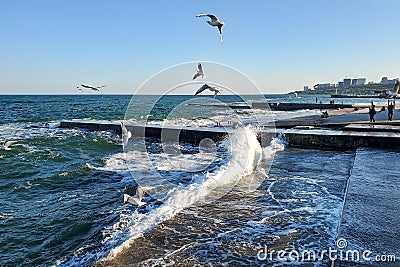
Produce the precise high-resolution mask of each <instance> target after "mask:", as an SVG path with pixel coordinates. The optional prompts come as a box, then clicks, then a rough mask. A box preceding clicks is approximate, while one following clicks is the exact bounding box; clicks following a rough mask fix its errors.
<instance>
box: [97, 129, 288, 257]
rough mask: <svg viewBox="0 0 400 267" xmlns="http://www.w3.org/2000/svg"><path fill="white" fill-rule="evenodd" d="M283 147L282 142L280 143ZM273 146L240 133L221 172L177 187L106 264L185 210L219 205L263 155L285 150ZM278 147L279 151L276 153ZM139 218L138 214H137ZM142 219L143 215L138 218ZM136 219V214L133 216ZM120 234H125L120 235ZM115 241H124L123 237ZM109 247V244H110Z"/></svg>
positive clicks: (233, 138) (229, 143) (137, 221)
mask: <svg viewBox="0 0 400 267" xmlns="http://www.w3.org/2000/svg"><path fill="white" fill-rule="evenodd" d="M278 143H279V142H278ZM278 143H275V142H274V143H273V144H272V146H273V148H271V149H270V150H265V149H264V150H263V149H262V148H261V145H260V144H259V142H258V140H257V136H256V133H255V132H254V130H253V129H252V128H251V127H244V128H239V129H237V130H236V131H235V132H234V134H233V135H231V136H230V138H229V140H226V141H225V142H223V144H222V145H223V146H226V148H227V149H229V150H230V152H231V158H230V160H229V161H227V163H226V164H225V165H223V166H221V167H220V168H219V169H218V170H217V171H215V172H212V173H207V174H206V175H205V177H204V179H202V180H199V181H197V182H194V183H192V184H190V185H189V186H186V187H182V186H180V187H176V188H174V189H172V190H170V192H169V193H168V197H167V198H166V201H165V203H164V204H162V205H161V206H159V207H156V208H155V209H153V210H151V211H150V212H149V213H148V214H145V215H143V214H140V216H139V218H138V217H136V218H135V219H134V218H132V219H133V220H132V224H130V225H129V226H128V228H129V229H128V230H127V232H128V233H127V235H126V236H124V238H123V239H125V241H124V242H123V243H122V244H120V245H117V246H116V247H114V248H112V249H111V250H110V252H109V253H108V255H107V257H106V258H105V259H104V260H110V259H112V258H114V257H115V256H116V255H118V254H119V253H120V252H121V251H123V250H124V249H125V248H128V247H129V246H130V245H131V244H132V243H133V242H135V239H136V238H138V237H140V236H142V235H143V234H144V233H145V232H148V231H149V230H150V229H152V228H154V227H156V226H157V225H159V224H160V223H162V222H163V221H165V220H168V219H170V218H172V217H173V216H175V215H176V214H177V213H179V212H181V211H182V210H183V209H185V208H187V207H189V206H191V205H194V204H196V203H197V202H199V201H200V200H201V202H202V203H204V202H208V201H215V200H217V199H218V198H220V197H222V196H223V195H224V194H226V193H228V192H229V190H230V189H232V187H234V186H235V185H236V183H238V182H239V181H240V180H241V178H242V177H245V176H249V175H250V174H252V173H253V172H254V171H255V169H256V167H257V166H258V164H259V163H260V162H261V160H262V157H263V154H264V155H267V156H268V157H271V156H272V154H273V151H278V150H281V149H282V147H283V145H282V146H279V145H277V144H278ZM277 147H278V149H276V148H277ZM135 214H137V213H135ZM137 215H139V214H137ZM133 216H134V214H133ZM119 233H121V232H120V231H119ZM114 238H116V239H120V238H121V236H120V235H119V234H117V235H115V236H114ZM114 238H113V237H110V238H109V239H108V240H107V242H103V245H104V246H106V247H109V245H110V243H109V242H111V243H113V244H114V245H115V244H117V243H118V241H116V240H115V239H114ZM107 243H109V244H107Z"/></svg>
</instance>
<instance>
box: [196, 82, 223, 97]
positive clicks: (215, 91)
mask: <svg viewBox="0 0 400 267" xmlns="http://www.w3.org/2000/svg"><path fill="white" fill-rule="evenodd" d="M207 89H208V90H210V91H212V92H214V98H215V97H216V96H217V94H220V93H221V92H220V91H221V90H218V89H217V88H216V87H214V86H209V85H208V84H204V85H203V86H202V87H200V88H199V90H197V92H196V93H195V94H194V95H198V94H200V93H201V92H203V91H204V90H207Z"/></svg>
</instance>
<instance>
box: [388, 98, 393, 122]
mask: <svg viewBox="0 0 400 267" xmlns="http://www.w3.org/2000/svg"><path fill="white" fill-rule="evenodd" d="M388 102H389V101H388ZM393 113H394V104H393V102H390V103H389V105H388V120H389V121H392V120H393Z"/></svg>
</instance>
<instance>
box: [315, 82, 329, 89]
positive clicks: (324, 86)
mask: <svg viewBox="0 0 400 267" xmlns="http://www.w3.org/2000/svg"><path fill="white" fill-rule="evenodd" d="M332 86H334V85H332V84H330V83H319V84H317V85H314V89H316V90H318V89H326V88H330V87H332Z"/></svg>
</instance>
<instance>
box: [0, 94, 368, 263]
mask: <svg viewBox="0 0 400 267" xmlns="http://www.w3.org/2000/svg"><path fill="white" fill-rule="evenodd" d="M319 97H320V99H326V100H327V102H329V98H328V97H327V96H319ZM202 98H203V99H205V100H207V101H208V99H210V100H211V98H207V96H203V97H202ZM244 98H246V99H250V100H262V99H263V97H262V96H246V97H244ZM265 98H267V99H269V100H270V101H272V102H279V101H280V102H308V103H313V102H314V101H315V96H310V97H302V98H294V97H293V96H286V95H268V96H265ZM191 99H192V96H166V97H163V98H161V99H160V97H159V96H135V97H134V98H133V99H132V102H131V96H128V95H121V96H114V95H104V96H103V95H101V96H86V95H77V96H73V95H71V96H0V145H3V144H4V143H5V142H6V141H9V140H12V141H15V142H16V143H14V144H12V145H11V146H10V150H4V149H3V148H1V149H0V192H1V194H0V207H1V208H0V251H1V253H0V265H5V266H38V265H46V266H48V265H53V264H56V263H58V264H64V265H67V266H69V265H75V266H76V265H80V266H82V265H92V264H94V263H96V261H98V260H100V259H102V258H103V257H104V256H107V253H108V252H109V251H110V249H112V248H114V247H118V246H119V245H121V243H122V242H124V241H125V239H124V238H127V236H129V235H127V234H126V232H129V231H131V230H132V229H131V228H129V227H131V226H135V222H133V221H131V222H129V223H128V222H127V220H128V219H127V218H133V219H132V220H134V219H137V218H144V220H146V221H147V222H148V223H149V225H150V223H151V218H149V217H146V216H147V215H146V214H155V215H154V216H156V215H159V216H160V218H161V217H162V216H165V214H163V213H162V212H161V211H160V209H159V207H160V205H161V204H160V203H154V205H153V206H152V207H148V208H147V209H145V210H137V209H136V208H134V207H130V206H124V205H122V196H123V194H124V193H127V192H128V193H131V192H134V189H133V188H134V186H135V185H136V184H135V181H134V180H133V178H132V174H131V173H129V171H128V170H127V168H126V165H125V164H126V162H125V158H124V157H123V156H122V152H123V151H122V144H121V137H120V136H118V135H116V134H114V133H112V132H86V131H82V130H78V129H58V128H57V125H58V123H59V122H60V121H61V120H70V119H80V120H81V119H83V120H112V121H114V120H122V119H124V117H125V112H126V110H127V109H128V105H129V103H131V107H132V106H133V107H134V109H135V110H136V111H138V114H137V115H136V117H135V118H134V119H135V120H140V119H141V117H142V116H146V115H148V114H146V112H144V111H143V113H141V110H142V109H143V110H146V108H148V105H152V103H154V102H156V103H158V104H157V105H155V106H154V107H153V106H151V110H152V113H151V116H150V117H149V118H148V119H149V120H150V121H153V122H154V121H161V120H164V119H166V118H168V115H169V114H170V113H171V111H172V110H174V108H175V107H177V106H179V105H180V104H181V103H183V102H185V101H189V100H191ZM217 100H219V101H222V102H238V101H241V100H242V99H241V98H240V97H237V96H218V97H217ZM345 101H351V100H348V99H346V100H345ZM364 101H365V100H364ZM366 102H367V101H366ZM211 111H212V112H214V113H213V116H216V117H218V118H220V117H224V116H225V117H229V116H230V115H229V114H228V113H226V111H224V110H211ZM211 111H210V112H211ZM189 113H190V114H189V115H193V116H195V117H202V116H203V117H204V114H202V113H204V110H203V111H202V110H199V109H196V108H193V109H191V110H189ZM179 114H180V113H179V112H177V113H176V114H174V118H173V119H179V118H180V117H182V118H183V117H184V116H186V115H188V114H187V111H186V110H185V114H181V115H179ZM208 115H209V114H208ZM208 115H207V116H208ZM193 116H192V117H193ZM241 116H246V114H242V115H241ZM188 117H191V116H188ZM168 119H169V120H170V121H172V119H171V118H168ZM182 149H183V150H185V153H184V156H183V158H177V159H176V162H175V163H176V164H175V165H173V167H170V165H167V163H165V162H164V161H165V160H164V159H163V158H162V155H161V154H160V153H159V152H157V151H154V153H153V152H152V153H153V154H152V156H153V157H154V159H153V162H154V164H158V163H162V164H161V166H158V167H159V169H160V170H161V171H160V173H163V175H164V174H165V175H166V176H168V177H169V178H168V179H171V180H175V181H177V184H179V183H183V184H190V183H191V182H192V181H194V180H196V179H199V177H198V176H199V175H200V174H201V175H205V173H206V172H210V173H215V172H218V170H219V169H220V168H221V166H223V165H224V164H227V163H226V162H228V160H229V158H225V156H224V155H225V154H224V152H223V151H220V150H218V153H217V154H216V155H215V159H214V161H213V164H212V165H210V166H207V167H205V169H204V171H202V172H198V173H196V172H193V171H183V170H184V169H185V168H187V166H188V165H190V164H193V162H194V163H196V164H198V159H197V158H191V157H192V156H193V157H195V156H198V154H196V153H198V150H197V149H195V148H191V147H184V148H182ZM252 149H254V148H253V147H248V150H249V151H250V150H252ZM242 151H244V152H246V149H242ZM278 155H279V157H278V158H277V160H276V162H275V163H274V165H273V168H272V170H273V171H272V173H271V178H268V177H266V178H265V179H266V182H265V183H263V186H262V187H261V188H260V190H259V191H257V192H256V193H255V195H254V196H253V197H250V198H248V199H247V198H243V196H242V195H240V194H239V195H238V199H235V198H232V197H226V198H225V199H223V200H222V202H220V203H219V204H218V205H216V204H214V205H211V206H205V207H204V208H201V207H197V208H187V209H186V208H184V209H183V211H182V210H180V209H178V210H177V212H178V211H180V212H181V213H179V215H177V217H175V218H173V219H172V220H169V221H167V222H166V225H168V227H170V228H169V229H172V230H171V231H172V232H175V233H180V234H177V239H178V240H177V239H176V238H173V237H171V238H168V239H167V240H168V241H169V242H172V243H171V244H173V245H171V247H172V248H174V249H177V250H179V249H180V248H181V247H182V246H183V247H184V248H187V249H188V250H187V252H188V253H189V252H190V251H194V252H196V253H197V259H198V260H197V261H196V260H194V259H192V260H190V259H189V258H186V257H187V254H186V252H185V249H181V250H179V251H181V252H182V253H180V252H179V253H178V252H177V253H176V254H174V255H176V256H174V257H176V258H174V257H172V258H174V260H175V261H176V260H178V261H179V260H183V259H186V261H183V262H184V263H185V264H187V265H192V264H196V263H198V264H211V263H217V264H229V262H233V263H235V262H236V263H237V265H239V264H240V265H246V263H248V264H250V265H252V264H254V263H255V262H256V260H254V257H255V254H254V255H253V254H251V253H250V254H249V252H246V253H247V254H246V255H247V256H246V257H242V258H241V257H238V256H237V254H238V253H240V251H241V248H240V246H239V243H240V242H239V243H235V244H233V243H232V246H230V245H229V244H228V245H226V246H225V245H224V244H223V245H221V246H220V247H218V244H219V242H220V241H221V239H220V238H219V237H217V235H218V234H221V233H225V234H224V235H225V236H226V238H232V240H233V239H235V240H248V241H249V242H250V243H251V242H255V243H253V244H252V245H251V247H252V248H253V250H252V252H255V253H256V249H257V248H259V247H260V245H262V244H264V243H268V242H269V241H268V240H269V239H268V238H269V237H268V236H282V238H284V237H285V238H289V241H290V240H292V235H293V233H300V234H298V235H297V234H296V236H298V237H297V241H293V240H294V239H293V240H292V241H293V242H292V243H290V245H291V246H294V245H295V244H301V246H303V245H304V246H307V244H314V245H315V244H316V245H315V246H318V244H323V245H326V244H332V243H334V237H335V229H336V228H335V227H336V226H337V224H338V216H339V213H338V211H339V210H340V207H341V197H343V184H344V183H345V181H346V179H347V177H348V175H349V174H348V173H349V170H350V168H351V162H352V161H351V158H352V157H353V154H351V153H350V154H349V153H342V152H329V153H328V152H319V154H318V153H317V154H315V151H297V150H296V151H290V150H289V151H285V153H283V154H279V153H278ZM137 156H138V155H136V154H135V155H133V156H132V158H130V159H131V162H130V163H131V164H132V166H131V167H132V168H133V169H136V170H137V172H138V173H140V174H143V173H145V172H144V171H145V170H146V166H143V164H142V165H141V161H140V160H136V161H135V159H136V158H137ZM299 158H300V160H298V159H299ZM320 158H325V159H326V160H327V161H332V162H333V163H332V164H329V165H326V164H323V162H321V161H318V160H319V159H320ZM288 162H289V163H288ZM169 163H171V162H169ZM179 164H181V165H179ZM338 164H339V165H340V164H341V165H340V166H342V167H343V168H342V169H341V170H340V171H339V170H337V166H338ZM177 166H180V167H177ZM189 167H191V165H190V166H189ZM179 168H182V169H179ZM320 174H323V175H322V176H321V175H320ZM196 175H197V176H196ZM200 178H201V177H200ZM263 179H264V178H263ZM296 188H297V189H299V188H300V189H301V191H302V192H305V193H304V196H303V195H301V196H300V197H299V196H298V195H296V190H295V189H296ZM285 190H286V191H285ZM308 191H309V193H310V194H309V195H307V192H308ZM315 193H316V194H318V197H314V195H313V194H315ZM172 196H173V195H172ZM178 196H179V194H178ZM296 198H299V199H302V200H304V203H306V204H304V203H303V202H302V201H300V200H299V201H298V200H296ZM241 199H244V200H243V201H242V200H241ZM285 199H289V200H290V199H291V201H287V200H285ZM299 203H300V204H299ZM243 205H247V208H244V206H243ZM226 210H230V213H226V216H224V215H223V213H224V211H226ZM249 210H255V211H257V212H256V213H255V214H251V213H249V212H248V211H249ZM271 214H274V216H272V215H271ZM227 216H228V217H229V216H230V217H229V218H228V217H227ZM235 216H236V217H235ZM310 216H311V218H312V220H308V219H307V218H310ZM202 218H203V219H202ZM204 218H208V219H204ZM294 218H295V219H294ZM202 220H204V222H203V223H204V224H199V225H196V222H201V221H202ZM128 221H129V220H128ZM212 221H214V222H215V224H213V225H209V224H210V222H212ZM270 221H271V222H272V223H271V224H268V225H265V224H264V223H263V222H270ZM279 221H284V222H285V224H282V225H281V224H279ZM185 222H187V224H185ZM321 223H326V225H327V226H326V227H324V226H323V225H322V224H321ZM179 225H183V226H185V227H184V229H180V227H179ZM192 225H193V226H192ZM246 225H247V226H246ZM174 227H175V229H173V228H174ZM205 227H206V228H207V227H208V228H207V229H206V228H205ZM253 228H254V229H255V230H254V231H253V230H251V229H253ZM121 229H122V230H121ZM146 229H147V230H143V232H142V233H141V234H144V233H152V234H151V236H152V237H153V238H154V240H152V241H151V242H150V243H146V242H145V241H144V240H142V239H141V240H140V242H139V243H138V244H139V245H143V249H144V248H146V244H147V245H149V246H151V247H153V248H154V246H157V245H160V244H161V243H162V242H164V241H165V239H163V236H165V231H167V230H166V229H164V228H163V227H162V226H161V227H159V226H157V225H154V226H152V227H151V228H150V227H149V228H146ZM190 229H191V231H192V233H196V235H190V233H188V232H187V231H188V230H190ZM293 229H294V230H296V231H297V232H293ZM315 229H318V232H319V235H318V236H317V237H315V236H313V235H309V234H308V233H309V232H310V231H314V230H315ZM116 231H117V232H118V231H121V235H119V234H118V233H119V232H118V233H116ZM124 231H125V232H124ZM168 231H169V230H168ZM231 231H233V232H232V235H231ZM279 231H281V234H279V233H278V232H279ZM233 233H237V234H233ZM265 233H268V234H267V236H264V235H265ZM249 235H254V239H253V238H248V237H249ZM182 236H183V237H182ZM199 236H200V237H199ZM201 236H204V238H202V237H201ZM206 236H209V239H207V238H205V237H206ZM178 237H181V238H178ZM264 237H265V239H263V238H264ZM222 239H223V238H222ZM109 240H111V241H112V242H111V241H109ZM182 240H187V242H189V243H190V244H193V246H189V245H188V244H189V243H187V242H186V243H185V242H183V243H182ZM207 240H208V241H210V242H209V243H207ZM285 240H286V239H285ZM289 241H288V242H289ZM196 242H197V243H196ZM232 242H233V241H232ZM195 243H196V244H195ZM165 244H166V243H163V246H166V248H164V250H162V251H164V252H165V253H167V252H168V245H165ZM279 246H280V245H279ZM279 246H278V247H279ZM282 246H283V245H282ZM134 248H137V246H136V245H135V246H134ZM214 248H215V249H216V250H215V252H214V253H211V252H210V251H212V249H214ZM162 251H159V250H154V251H153V250H148V253H144V252H143V253H142V254H140V255H139V254H136V255H131V257H126V258H124V259H123V260H121V262H124V263H127V264H132V263H141V262H143V261H146V260H150V261H151V262H153V261H154V262H156V263H157V260H156V259H159V257H162V255H163V252H162ZM207 251H208V252H207ZM218 251H220V252H221V253H222V252H224V253H225V254H226V255H228V256H227V258H226V259H225V260H223V259H222V260H221V259H219V260H218V261H217V259H216V258H217V256H218V255H219V252H218ZM169 252H171V251H169ZM184 252H185V253H184ZM202 253H205V254H202ZM207 253H209V255H210V257H207V256H205V255H206V254H207ZM189 254H190V253H189ZM225 254H224V255H225ZM207 255H208V254H207ZM140 256H143V257H144V258H141V257H140ZM250 259H253V260H254V261H249V260H250ZM167 262H168V261H167ZM117 265H118V264H117Z"/></svg>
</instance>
